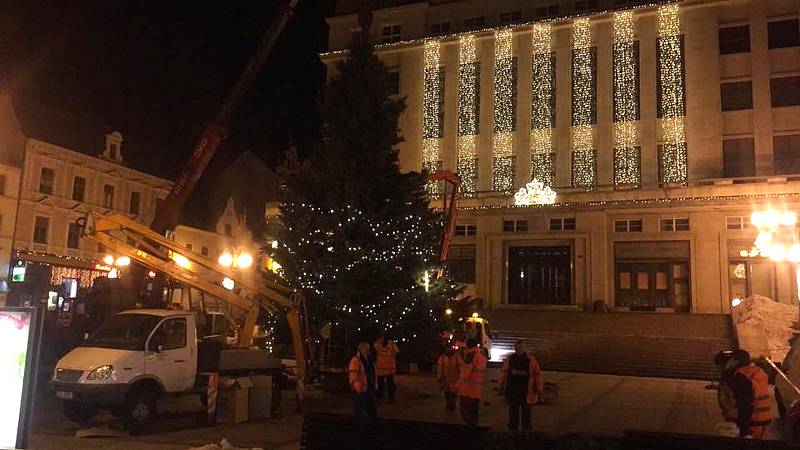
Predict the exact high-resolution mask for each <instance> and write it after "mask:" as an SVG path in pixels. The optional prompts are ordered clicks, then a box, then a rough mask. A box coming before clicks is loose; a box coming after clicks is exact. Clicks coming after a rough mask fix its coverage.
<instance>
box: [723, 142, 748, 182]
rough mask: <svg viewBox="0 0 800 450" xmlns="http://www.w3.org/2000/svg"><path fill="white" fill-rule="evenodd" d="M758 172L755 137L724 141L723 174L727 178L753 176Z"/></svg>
mask: <svg viewBox="0 0 800 450" xmlns="http://www.w3.org/2000/svg"><path fill="white" fill-rule="evenodd" d="M755 174H756V158H755V144H754V141H753V138H742V139H726V140H724V141H722V176H723V177H725V178H737V177H752V176H755Z"/></svg>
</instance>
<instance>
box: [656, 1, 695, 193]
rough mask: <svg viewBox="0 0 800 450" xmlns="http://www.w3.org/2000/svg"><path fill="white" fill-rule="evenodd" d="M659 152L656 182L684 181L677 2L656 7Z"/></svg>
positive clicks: (683, 111) (682, 70) (682, 76)
mask: <svg viewBox="0 0 800 450" xmlns="http://www.w3.org/2000/svg"><path fill="white" fill-rule="evenodd" d="M656 47H657V48H656V51H657V55H656V56H657V58H658V65H657V72H658V73H657V74H656V76H657V81H658V90H657V96H658V117H659V131H660V141H661V145H659V151H658V163H659V181H660V182H661V183H685V182H686V180H687V178H688V172H689V171H688V162H687V154H686V132H685V116H686V89H685V86H686V83H685V68H684V48H683V47H684V45H683V35H682V34H681V26H680V17H679V9H678V5H676V4H672V5H666V6H661V7H659V8H658V42H657V45H656Z"/></svg>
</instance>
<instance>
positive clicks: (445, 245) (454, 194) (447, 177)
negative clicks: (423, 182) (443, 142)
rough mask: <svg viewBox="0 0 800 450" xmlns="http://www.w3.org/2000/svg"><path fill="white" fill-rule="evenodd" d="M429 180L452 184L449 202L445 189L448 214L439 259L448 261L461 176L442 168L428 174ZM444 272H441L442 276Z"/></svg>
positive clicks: (446, 211)
mask: <svg viewBox="0 0 800 450" xmlns="http://www.w3.org/2000/svg"><path fill="white" fill-rule="evenodd" d="M428 180H429V181H444V182H445V183H446V184H449V185H451V189H450V201H449V203H448V197H447V189H445V190H444V193H443V194H442V195H443V200H444V204H443V205H442V206H443V208H444V210H445V214H446V215H447V225H446V226H445V229H444V232H443V233H442V247H441V250H440V252H439V260H440V261H441V262H442V263H445V262H446V261H447V254H448V252H449V251H450V242H451V241H452V240H453V232H454V230H455V227H456V210H457V208H458V189H459V187H460V186H461V177H459V176H458V174H456V173H455V172H452V171H450V170H440V171H438V172H434V173H432V174H430V175H428ZM441 275H442V273H441V272H440V273H439V276H441Z"/></svg>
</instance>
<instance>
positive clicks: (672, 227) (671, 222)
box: [658, 217, 689, 231]
mask: <svg viewBox="0 0 800 450" xmlns="http://www.w3.org/2000/svg"><path fill="white" fill-rule="evenodd" d="M658 229H659V230H661V231H689V218H688V217H678V218H669V219H660V220H659V221H658Z"/></svg>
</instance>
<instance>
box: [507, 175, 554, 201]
mask: <svg viewBox="0 0 800 450" xmlns="http://www.w3.org/2000/svg"><path fill="white" fill-rule="evenodd" d="M555 202H556V191H554V190H553V189H551V188H550V186H547V185H545V184H544V183H542V182H541V181H539V180H537V179H536V178H534V179H533V180H531V181H530V182H529V183H528V184H526V185H525V187H524V188H522V189H520V190H519V191H517V193H516V194H514V204H515V205H516V206H531V205H552V204H553V203H555Z"/></svg>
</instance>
